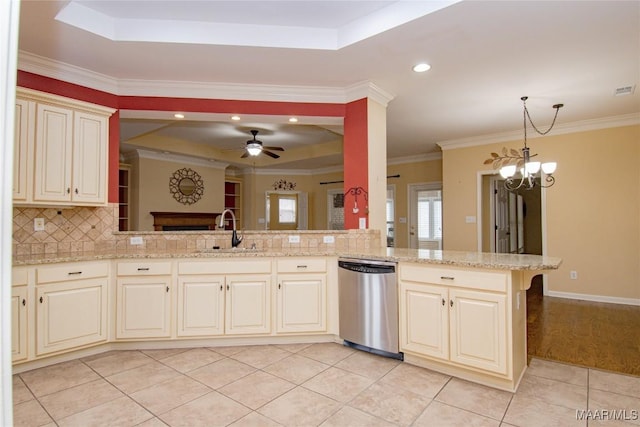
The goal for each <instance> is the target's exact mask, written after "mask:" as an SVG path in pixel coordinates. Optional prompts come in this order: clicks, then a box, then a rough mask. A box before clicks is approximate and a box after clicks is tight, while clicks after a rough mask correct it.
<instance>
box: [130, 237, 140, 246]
mask: <svg viewBox="0 0 640 427" xmlns="http://www.w3.org/2000/svg"><path fill="white" fill-rule="evenodd" d="M129 243H130V244H132V245H141V244H142V243H143V241H142V237H140V236H136V237H132V238H131V239H129Z"/></svg>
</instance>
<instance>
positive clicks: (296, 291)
mask: <svg viewBox="0 0 640 427" xmlns="http://www.w3.org/2000/svg"><path fill="white" fill-rule="evenodd" d="M277 271H278V289H277V295H278V296H277V298H278V300H277V312H276V313H277V316H276V320H277V322H276V332H278V333H304V332H324V331H326V330H327V274H326V271H327V261H326V259H324V258H291V259H281V260H278V261H277Z"/></svg>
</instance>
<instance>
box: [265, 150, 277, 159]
mask: <svg viewBox="0 0 640 427" xmlns="http://www.w3.org/2000/svg"><path fill="white" fill-rule="evenodd" d="M262 152H263V153H264V154H266V155H267V156H269V157H273V158H274V159H279V158H280V156H278V155H277V154H275V153H272V152H271V151H267V150H262Z"/></svg>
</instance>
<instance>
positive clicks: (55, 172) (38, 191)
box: [33, 104, 73, 201]
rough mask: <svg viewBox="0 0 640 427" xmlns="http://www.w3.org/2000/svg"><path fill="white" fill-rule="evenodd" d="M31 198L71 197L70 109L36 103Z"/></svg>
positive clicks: (64, 198)
mask: <svg viewBox="0 0 640 427" xmlns="http://www.w3.org/2000/svg"><path fill="white" fill-rule="evenodd" d="M36 120H37V124H38V125H37V127H36V143H35V161H36V162H35V170H34V179H35V182H34V195H33V199H34V201H70V200H71V158H72V132H73V129H72V125H73V112H72V111H71V110H69V109H66V108H60V107H54V106H52V105H45V104H38V107H37V117H36Z"/></svg>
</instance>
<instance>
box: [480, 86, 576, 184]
mask: <svg viewBox="0 0 640 427" xmlns="http://www.w3.org/2000/svg"><path fill="white" fill-rule="evenodd" d="M520 99H521V100H522V105H523V107H524V111H523V113H522V116H523V122H524V147H523V148H522V149H521V150H520V151H521V152H518V150H515V149H513V148H512V149H510V150H507V148H506V147H503V148H502V153H501V154H498V153H491V158H489V159H487V160H485V161H484V164H485V165H489V164H492V165H493V168H494V169H500V175H501V176H502V178H504V180H505V181H504V186H505V188H506V189H507V190H509V191H516V190H519V189H520V188H522V189H525V190H531V189H532V188H534V187H535V186H539V187H542V188H547V187H551V186H552V185H553V184H555V182H556V179H555V178H554V176H553V173H554V172H555V170H556V167H557V163H556V162H545V163H540V162H533V161H531V158H532V157H536V156H537V154H531V153H530V152H529V147H528V146H527V119H528V120H529V123H531V127H532V128H533V129H534V130H535V131H536V132H537V133H538V134H539V135H546V134H548V133H549V132H550V131H551V129H553V126H554V125H555V123H556V118H557V117H558V111H560V108H562V107H563V106H564V104H555V105H553V108H554V109H555V110H556V114H555V115H554V116H553V121H552V122H551V126H549V129H547V130H546V131H540V130H539V129H538V128H537V127H536V125H534V124H533V120H531V116H530V115H529V110H528V109H527V99H528V97H527V96H523V97H522V98H520ZM518 170H519V172H520V177H519V178H518V177H516V172H517V171H518ZM543 175H544V183H543Z"/></svg>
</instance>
